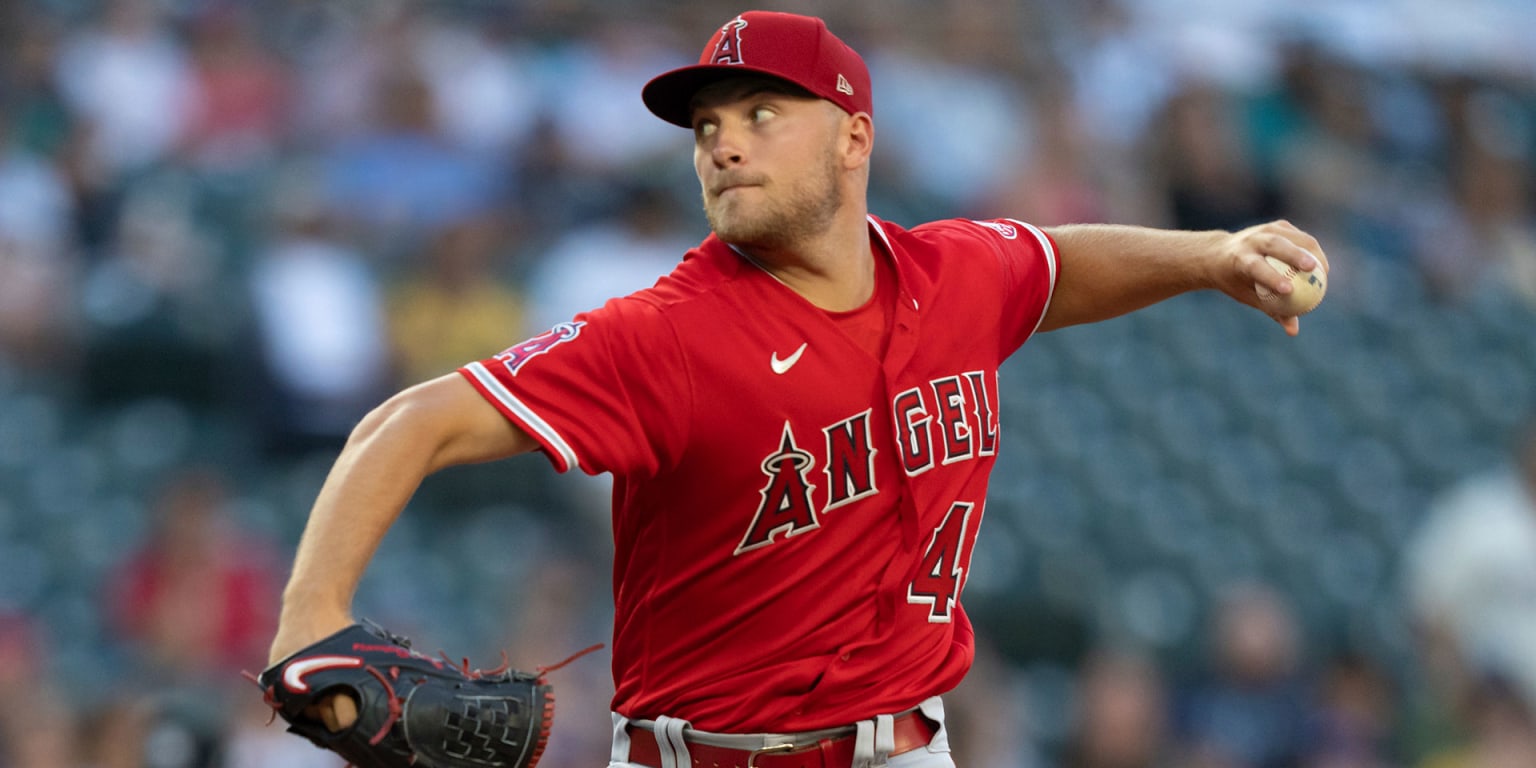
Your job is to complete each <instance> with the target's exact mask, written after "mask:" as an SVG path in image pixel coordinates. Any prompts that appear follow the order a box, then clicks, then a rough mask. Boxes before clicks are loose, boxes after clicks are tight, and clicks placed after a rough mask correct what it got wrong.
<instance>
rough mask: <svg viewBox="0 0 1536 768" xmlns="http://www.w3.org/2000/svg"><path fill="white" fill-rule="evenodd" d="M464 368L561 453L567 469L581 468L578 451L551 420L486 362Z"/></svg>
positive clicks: (505, 410) (498, 402)
mask: <svg viewBox="0 0 1536 768" xmlns="http://www.w3.org/2000/svg"><path fill="white" fill-rule="evenodd" d="M464 370H466V371H469V374H470V375H471V376H474V377H475V381H477V382H479V384H480V386H481V387H483V388H484V391H485V392H487V393H488V394H490V396H491V397H494V398H496V403H497V404H498V405H500V406H501V409H502V411H504V412H505V413H507V414H509V415H511V416H514V417H516V419H517V421H519V422H521V423H522V424H523V425H524V426H526V427H527V428H528V429H529V430H530V431H532V432H533V433H534V436H535V437H536V438H538V440H539V441H540V442H542V443H544V444H545V445H548V446H549V447H550V448H553V449H554V450H555V452H556V453H558V454H559V455H560V458H561V460H562V461H563V462H564V463H565V468H566V469H567V470H571V469H580V468H581V462H580V461H579V460H578V459H577V458H576V451H575V450H574V449H572V448H571V444H570V443H567V442H566V441H565V438H563V437H561V436H560V433H559V432H557V431H555V428H554V427H552V426H550V425H549V422H547V421H545V420H544V419H543V418H542V417H540V416H539V415H538V414H537V413H535V412H534V410H533V409H532V408H529V407H528V405H527V404H526V403H524V402H523V401H521V400H519V399H517V396H516V395H514V394H512V390H510V389H507V388H506V387H505V386H503V385H502V383H501V382H500V381H498V380H497V379H496V377H495V375H493V374H492V373H491V372H490V371H489V370H486V367H485V364H484V363H478V362H477V363H470V364H469V365H466V366H464Z"/></svg>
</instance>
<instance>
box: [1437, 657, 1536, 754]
mask: <svg viewBox="0 0 1536 768" xmlns="http://www.w3.org/2000/svg"><path fill="white" fill-rule="evenodd" d="M1467 720H1468V724H1467V725H1468V730H1469V736H1468V738H1467V741H1466V743H1464V744H1461V745H1458V746H1455V747H1451V748H1448V749H1445V750H1442V751H1439V752H1436V753H1435V754H1432V755H1430V756H1429V757H1428V758H1426V759H1425V760H1424V761H1423V762H1421V763H1419V768H1525V767H1526V766H1531V765H1536V713H1533V710H1532V707H1531V705H1530V703H1529V702H1528V700H1527V699H1526V698H1525V697H1524V696H1523V695H1522V694H1521V693H1520V692H1519V691H1518V690H1516V689H1515V688H1513V687H1511V686H1509V685H1508V684H1506V682H1505V681H1504V680H1502V679H1500V678H1497V677H1485V678H1482V679H1481V680H1478V681H1477V682H1476V683H1475V684H1474V686H1473V688H1472V690H1471V692H1470V696H1469V698H1468V701H1467Z"/></svg>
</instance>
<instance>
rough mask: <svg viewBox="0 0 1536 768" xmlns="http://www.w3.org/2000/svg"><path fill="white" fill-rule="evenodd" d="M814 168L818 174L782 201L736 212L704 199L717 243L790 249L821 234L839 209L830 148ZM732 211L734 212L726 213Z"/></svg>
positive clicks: (730, 205) (840, 201)
mask: <svg viewBox="0 0 1536 768" xmlns="http://www.w3.org/2000/svg"><path fill="white" fill-rule="evenodd" d="M821 160H822V162H820V163H819V164H817V167H818V168H820V170H821V173H819V174H815V175H808V176H806V177H805V178H804V179H803V180H801V182H800V183H799V184H797V185H796V186H795V187H793V188H791V189H790V190H789V195H788V196H787V197H786V198H785V199H782V200H777V201H773V202H770V203H768V204H765V205H761V206H757V207H755V208H752V209H750V210H739V207H740V204H739V203H730V202H725V201H721V200H719V199H717V200H716V201H715V205H714V206H711V205H710V200H709V196H708V194H707V193H702V197H703V199H704V217H705V218H706V219H707V220H708V221H709V227H710V229H712V230H714V233H715V235H716V236H717V237H719V238H720V239H721V240H723V241H725V242H727V243H730V244H731V245H735V246H738V247H742V248H757V249H770V250H778V249H785V248H791V247H793V246H794V245H795V244H797V243H801V242H805V241H807V240H809V239H811V238H812V237H814V236H816V235H819V234H821V233H822V232H825V231H826V230H827V228H828V227H829V226H831V223H832V220H833V219H834V218H835V217H836V216H837V212H838V210H839V209H840V208H842V205H843V199H842V194H841V192H840V191H839V189H838V183H837V181H838V170H839V166H838V162H837V156H836V153H835V152H834V151H833V149H832V148H831V147H828V148H827V150H826V151H825V152H824V153H823V155H822V158H821ZM728 208H735V209H738V210H727V209H728Z"/></svg>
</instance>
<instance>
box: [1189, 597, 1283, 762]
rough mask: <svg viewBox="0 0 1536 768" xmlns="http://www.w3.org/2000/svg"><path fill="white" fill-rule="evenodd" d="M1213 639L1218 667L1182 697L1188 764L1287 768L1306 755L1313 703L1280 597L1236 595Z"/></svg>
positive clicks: (1219, 613) (1224, 603)
mask: <svg viewBox="0 0 1536 768" xmlns="http://www.w3.org/2000/svg"><path fill="white" fill-rule="evenodd" d="M1211 630H1212V631H1211V634H1210V641H1211V644H1212V648H1211V662H1212V664H1213V668H1212V669H1210V670H1207V673H1206V674H1205V675H1204V676H1203V677H1201V678H1200V679H1198V680H1197V681H1196V682H1195V684H1194V685H1193V686H1191V688H1190V689H1189V690H1188V691H1187V692H1185V693H1183V694H1182V695H1181V698H1182V701H1181V702H1180V704H1179V717H1178V720H1179V733H1180V737H1179V740H1180V741H1181V742H1182V749H1184V750H1186V752H1187V754H1186V755H1185V757H1184V758H1183V762H1182V764H1184V765H1188V766H1198V767H1199V768H1286V766H1293V765H1296V764H1297V761H1298V760H1300V758H1301V755H1302V747H1303V743H1304V742H1303V738H1304V736H1305V731H1304V728H1305V724H1306V722H1307V697H1306V690H1305V678H1304V677H1303V674H1304V670H1303V669H1302V668H1301V666H1300V661H1301V651H1302V649H1301V648H1300V646H1299V641H1300V639H1301V638H1300V635H1299V631H1300V628H1299V627H1298V626H1297V624H1296V619H1295V617H1294V616H1293V615H1292V612H1291V606H1290V604H1289V603H1288V602H1287V601H1286V599H1285V597H1284V596H1283V595H1281V594H1280V593H1278V592H1276V591H1274V590H1272V589H1270V588H1268V587H1265V586H1260V585H1252V584H1250V585H1242V586H1237V587H1234V588H1232V589H1231V591H1229V593H1228V594H1227V595H1225V596H1224V597H1223V598H1222V599H1221V601H1220V602H1219V603H1218V604H1217V606H1216V610H1215V615H1214V620H1213V622H1212V627H1211Z"/></svg>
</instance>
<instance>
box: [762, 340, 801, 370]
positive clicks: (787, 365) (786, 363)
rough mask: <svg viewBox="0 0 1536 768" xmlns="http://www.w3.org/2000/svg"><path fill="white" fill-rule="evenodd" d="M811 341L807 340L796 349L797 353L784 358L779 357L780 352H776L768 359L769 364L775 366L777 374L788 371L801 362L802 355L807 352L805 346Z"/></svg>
mask: <svg viewBox="0 0 1536 768" xmlns="http://www.w3.org/2000/svg"><path fill="white" fill-rule="evenodd" d="M809 343H810V342H805V343H803V344H801V345H800V348H799V349H797V350H795V353H794V354H793V355H790V356H789V357H786V358H784V359H783V360H780V359H779V353H778V352H774V353H773V356H772V357H770V358H769V359H768V364H769V365H771V366H773V372H774V373H777V374H783V373H784V372H785V371H788V370H789V369H791V368H793V367H795V363H797V362H799V360H800V355H801V354H803V353H804V352H805V347H806V345H807V344H809Z"/></svg>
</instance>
